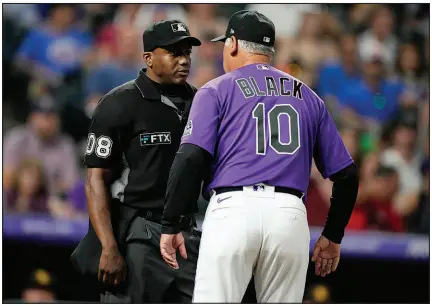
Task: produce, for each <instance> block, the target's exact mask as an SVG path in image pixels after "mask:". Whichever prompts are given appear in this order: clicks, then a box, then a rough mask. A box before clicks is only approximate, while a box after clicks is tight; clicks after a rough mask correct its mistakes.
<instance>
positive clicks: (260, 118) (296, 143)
mask: <svg viewBox="0 0 432 306" xmlns="http://www.w3.org/2000/svg"><path fill="white" fill-rule="evenodd" d="M281 116H288V126H281V122H280V117H281ZM252 117H253V118H254V119H255V121H256V124H255V127H256V131H255V132H256V136H255V138H256V153H257V154H258V155H265V154H266V152H267V143H266V133H267V131H266V127H267V124H266V123H267V122H268V126H269V131H268V133H269V136H270V137H269V145H270V147H271V148H272V149H273V150H274V151H275V152H276V153H278V154H288V155H292V154H294V153H296V152H297V151H298V149H299V148H300V121H299V114H298V113H297V111H296V110H295V109H294V107H292V105H290V104H278V105H275V106H273V108H272V109H270V111H269V112H268V113H267V116H266V111H265V104H264V103H258V104H257V106H255V108H254V110H253V111H252ZM266 119H267V120H266ZM285 133H287V134H289V142H288V143H283V142H282V141H281V139H280V136H281V134H285Z"/></svg>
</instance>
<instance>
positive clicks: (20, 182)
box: [5, 159, 49, 213]
mask: <svg viewBox="0 0 432 306" xmlns="http://www.w3.org/2000/svg"><path fill="white" fill-rule="evenodd" d="M48 201H49V194H48V186H47V182H46V177H45V173H44V172H43V169H42V164H41V163H40V162H39V161H37V160H31V159H28V160H23V161H21V163H20V164H19V165H18V167H17V169H16V173H15V175H14V177H13V178H12V182H11V186H10V189H9V190H7V191H5V202H6V207H5V208H6V211H7V212H8V213H27V212H30V213H48V212H49V206H48Z"/></svg>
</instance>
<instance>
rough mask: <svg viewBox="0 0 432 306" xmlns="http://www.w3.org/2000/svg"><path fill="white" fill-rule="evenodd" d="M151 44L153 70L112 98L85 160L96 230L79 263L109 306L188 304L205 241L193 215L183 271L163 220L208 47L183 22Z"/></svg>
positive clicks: (185, 226)
mask: <svg viewBox="0 0 432 306" xmlns="http://www.w3.org/2000/svg"><path fill="white" fill-rule="evenodd" d="M143 42H144V56H143V58H144V60H145V63H146V66H147V68H146V69H143V70H141V72H140V73H139V76H138V77H137V79H135V80H132V81H130V82H127V83H125V84H123V85H121V86H119V87H117V88H115V89H113V90H111V91H110V92H109V93H108V94H106V95H105V96H104V97H103V98H102V99H101V101H100V102H99V105H98V107H97V108H96V111H95V113H94V116H93V119H92V124H91V127H90V131H89V135H88V143H87V148H86V159H85V163H86V165H87V178H86V196H87V201H88V209H89V215H90V221H91V224H90V226H89V232H88V234H87V235H86V237H84V239H83V240H82V241H81V242H80V244H79V245H78V247H77V248H76V250H75V251H74V253H73V254H72V258H71V259H72V262H73V264H74V266H75V267H76V268H77V269H78V270H79V271H80V272H82V273H84V274H93V275H96V273H97V274H98V277H99V280H100V281H102V282H103V284H104V292H103V293H102V295H101V301H102V302H104V303H188V302H191V301H192V293H193V287H194V277H195V270H196V262H197V256H198V248H199V239H200V238H199V233H198V232H197V231H196V230H195V229H194V227H195V226H194V225H195V220H194V217H193V214H192V213H191V215H190V216H183V218H182V220H181V230H182V232H183V235H184V237H185V240H186V245H187V248H188V258H187V259H182V261H181V262H180V263H179V269H178V270H174V269H172V268H170V267H169V266H168V265H167V264H165V262H164V261H163V259H162V257H161V255H160V253H159V241H160V236H161V223H160V220H161V216H162V211H163V205H164V198H165V191H166V186H167V181H168V175H169V170H170V167H171V164H172V162H173V160H174V156H175V154H176V152H177V150H178V148H179V145H180V139H181V135H182V134H183V131H184V128H185V125H186V121H187V118H188V114H189V110H190V107H191V103H192V99H193V96H194V94H195V92H196V89H195V88H194V87H192V86H191V85H189V84H188V83H186V78H187V77H188V74H189V68H190V64H191V58H190V54H191V49H192V46H199V45H200V44H201V42H200V41H199V40H198V39H197V38H195V37H192V36H190V33H189V30H188V29H187V27H186V25H185V24H184V23H182V22H181V21H177V20H169V21H161V22H157V23H155V24H153V25H152V26H150V27H149V28H148V29H147V30H146V31H145V32H144V35H143ZM195 205H196V204H195Z"/></svg>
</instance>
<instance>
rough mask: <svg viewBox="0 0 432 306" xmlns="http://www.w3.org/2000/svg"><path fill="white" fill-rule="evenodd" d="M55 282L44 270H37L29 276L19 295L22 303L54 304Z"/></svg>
mask: <svg viewBox="0 0 432 306" xmlns="http://www.w3.org/2000/svg"><path fill="white" fill-rule="evenodd" d="M55 286H56V280H55V279H54V276H53V275H52V274H51V273H49V272H48V271H46V270H44V269H37V270H35V271H34V272H32V274H31V275H30V277H29V279H28V280H27V283H26V284H25V286H24V289H23V290H22V293H21V299H22V301H23V302H24V303H55V302H56V299H57V295H56V290H55Z"/></svg>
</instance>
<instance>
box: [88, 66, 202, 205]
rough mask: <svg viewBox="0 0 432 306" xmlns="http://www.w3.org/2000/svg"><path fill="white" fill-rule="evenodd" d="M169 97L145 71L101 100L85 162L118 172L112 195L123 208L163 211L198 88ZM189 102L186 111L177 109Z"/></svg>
mask: <svg viewBox="0 0 432 306" xmlns="http://www.w3.org/2000/svg"><path fill="white" fill-rule="evenodd" d="M183 89H184V90H181V94H179V96H165V95H163V93H162V94H161V92H160V91H159V90H158V88H157V87H156V86H155V84H154V82H152V81H151V80H150V79H148V77H147V76H146V74H145V70H144V69H143V70H141V71H140V73H139V76H138V77H137V79H135V80H132V81H130V82H127V83H125V84H123V85H121V86H119V87H117V88H115V89H113V90H111V91H110V92H109V93H108V94H106V95H105V96H104V97H102V99H101V100H100V102H99V104H98V106H97V108H96V110H95V113H94V115H93V118H92V123H91V126H90V131H89V134H88V140H87V147H86V158H85V164H86V166H87V167H88V168H105V169H110V170H111V171H112V172H113V179H112V182H111V186H110V192H111V195H112V197H113V198H117V199H119V200H120V201H121V202H123V203H124V204H126V205H128V206H131V207H136V208H143V209H160V210H162V209H163V202H164V198H165V192H166V186H167V181H168V176H169V170H170V168H171V164H172V162H173V160H174V157H175V154H176V152H177V150H178V148H179V146H180V140H181V136H182V134H183V131H184V129H185V126H186V122H187V117H188V115H189V110H190V107H191V104H192V99H193V96H194V95H195V93H196V89H195V88H194V87H192V86H190V85H189V84H185V85H184V88H183ZM179 102H181V103H184V110H183V111H182V110H181V109H182V108H180V107H177V106H176V105H178V103H179Z"/></svg>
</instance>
